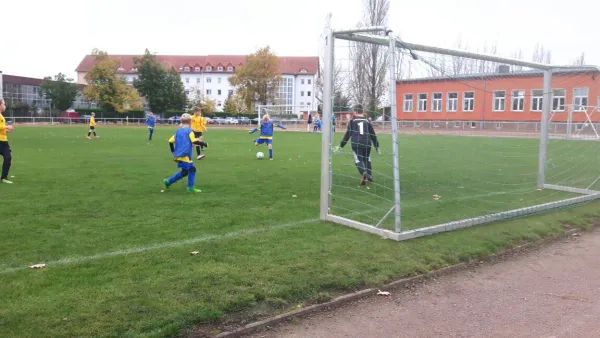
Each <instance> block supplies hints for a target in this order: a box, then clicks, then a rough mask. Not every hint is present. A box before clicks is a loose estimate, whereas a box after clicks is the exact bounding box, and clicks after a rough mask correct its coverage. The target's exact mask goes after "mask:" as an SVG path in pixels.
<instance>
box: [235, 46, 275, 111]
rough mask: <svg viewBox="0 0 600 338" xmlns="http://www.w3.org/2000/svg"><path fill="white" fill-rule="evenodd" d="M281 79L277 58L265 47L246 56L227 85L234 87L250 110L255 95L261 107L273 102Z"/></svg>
mask: <svg viewBox="0 0 600 338" xmlns="http://www.w3.org/2000/svg"><path fill="white" fill-rule="evenodd" d="M281 79H282V78H281V68H280V63H279V58H278V57H277V56H276V55H275V54H274V53H273V52H272V51H271V48H270V47H269V46H266V47H262V48H259V49H258V50H257V51H256V52H255V53H253V54H250V55H248V60H247V62H246V64H245V65H243V66H241V67H238V68H237V69H236V72H235V74H233V76H231V77H230V78H229V83H231V85H232V86H234V87H236V92H238V93H240V95H242V97H243V98H244V99H245V105H246V107H247V109H249V110H251V109H252V102H253V99H254V95H255V94H256V95H257V97H258V100H257V101H259V102H261V104H263V105H266V104H267V102H269V101H270V102H274V101H275V94H276V93H277V91H278V89H279V84H280V83H281Z"/></svg>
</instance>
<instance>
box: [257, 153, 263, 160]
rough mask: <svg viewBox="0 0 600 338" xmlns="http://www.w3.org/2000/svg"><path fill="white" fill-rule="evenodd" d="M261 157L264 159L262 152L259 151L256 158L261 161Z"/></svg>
mask: <svg viewBox="0 0 600 338" xmlns="http://www.w3.org/2000/svg"><path fill="white" fill-rule="evenodd" d="M263 157H265V154H263V152H262V151H259V152H258V153H256V158H257V159H259V160H261V159H262V158H263Z"/></svg>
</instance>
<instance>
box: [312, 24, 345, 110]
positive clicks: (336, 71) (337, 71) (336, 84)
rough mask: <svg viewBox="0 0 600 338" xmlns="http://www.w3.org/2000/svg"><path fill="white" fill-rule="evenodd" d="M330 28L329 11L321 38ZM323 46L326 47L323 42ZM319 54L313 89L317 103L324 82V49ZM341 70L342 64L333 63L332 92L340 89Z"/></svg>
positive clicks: (320, 99) (342, 77) (341, 84)
mask: <svg viewBox="0 0 600 338" xmlns="http://www.w3.org/2000/svg"><path fill="white" fill-rule="evenodd" d="M329 29H331V13H329V14H327V18H326V20H325V30H324V33H323V34H322V35H321V39H325V36H326V35H325V33H326V32H327V30H329ZM323 47H326V46H325V44H323ZM320 54H321V55H320V56H319V73H318V77H317V81H316V90H315V98H316V99H317V101H319V103H321V104H322V103H323V95H324V94H323V84H324V83H325V50H324V48H322V49H321V53H320ZM343 75H344V74H343V72H342V65H340V64H339V63H334V65H333V89H332V91H331V92H332V93H336V92H338V91H341V90H342V86H343V81H344V76H343Z"/></svg>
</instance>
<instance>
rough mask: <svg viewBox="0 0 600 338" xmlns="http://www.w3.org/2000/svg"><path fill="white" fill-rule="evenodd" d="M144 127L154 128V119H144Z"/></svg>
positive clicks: (150, 117)
mask: <svg viewBox="0 0 600 338" xmlns="http://www.w3.org/2000/svg"><path fill="white" fill-rule="evenodd" d="M146 125H147V126H148V127H151V128H154V126H155V125H156V117H154V116H148V118H147V119H146Z"/></svg>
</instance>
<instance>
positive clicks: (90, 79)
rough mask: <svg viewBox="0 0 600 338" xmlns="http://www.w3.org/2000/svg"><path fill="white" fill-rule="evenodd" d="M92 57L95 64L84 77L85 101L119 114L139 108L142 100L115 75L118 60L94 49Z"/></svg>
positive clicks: (124, 81) (124, 80) (125, 81)
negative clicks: (86, 84)
mask: <svg viewBox="0 0 600 338" xmlns="http://www.w3.org/2000/svg"><path fill="white" fill-rule="evenodd" d="M92 55H94V56H95V59H96V63H95V65H94V67H93V68H92V70H90V72H89V73H87V74H86V75H85V80H86V81H87V83H88V86H87V87H86V88H85V90H84V91H83V93H84V95H85V97H86V99H87V100H89V101H96V102H98V103H99V104H100V106H102V108H103V109H105V110H106V111H116V112H119V113H124V112H125V111H127V110H129V109H134V108H139V107H141V103H142V100H141V99H140V97H139V95H138V93H137V91H136V90H135V88H133V87H132V86H130V85H128V84H127V80H126V79H125V78H123V77H120V76H118V75H117V74H116V73H115V71H116V70H117V68H118V66H119V60H117V59H113V58H111V57H110V56H109V55H108V54H107V53H106V52H103V51H99V50H97V49H94V51H93V52H92Z"/></svg>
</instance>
